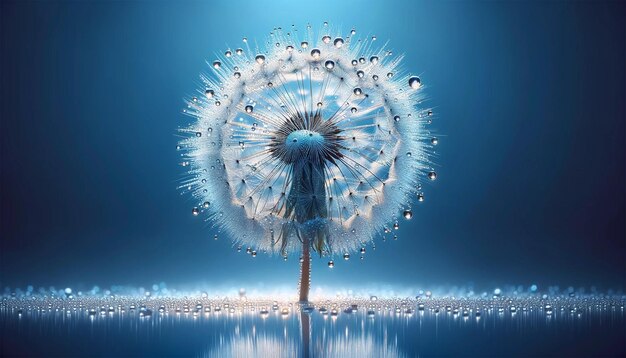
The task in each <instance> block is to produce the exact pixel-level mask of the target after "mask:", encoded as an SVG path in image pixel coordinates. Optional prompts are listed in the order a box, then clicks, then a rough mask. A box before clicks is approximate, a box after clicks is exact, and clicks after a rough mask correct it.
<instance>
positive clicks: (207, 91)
mask: <svg viewBox="0 0 626 358" xmlns="http://www.w3.org/2000/svg"><path fill="white" fill-rule="evenodd" d="M204 95H205V96H206V98H208V99H211V98H213V96H215V91H213V90H212V89H208V90H206V91H204Z"/></svg>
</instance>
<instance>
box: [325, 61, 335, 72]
mask: <svg viewBox="0 0 626 358" xmlns="http://www.w3.org/2000/svg"><path fill="white" fill-rule="evenodd" d="M324 67H326V68H327V69H329V70H332V69H333V68H335V62H333V61H331V60H328V61H326V63H324Z"/></svg>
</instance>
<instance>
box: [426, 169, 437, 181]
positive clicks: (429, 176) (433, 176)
mask: <svg viewBox="0 0 626 358" xmlns="http://www.w3.org/2000/svg"><path fill="white" fill-rule="evenodd" d="M428 179H430V180H435V179H437V173H435V172H434V171H432V172H430V173H428Z"/></svg>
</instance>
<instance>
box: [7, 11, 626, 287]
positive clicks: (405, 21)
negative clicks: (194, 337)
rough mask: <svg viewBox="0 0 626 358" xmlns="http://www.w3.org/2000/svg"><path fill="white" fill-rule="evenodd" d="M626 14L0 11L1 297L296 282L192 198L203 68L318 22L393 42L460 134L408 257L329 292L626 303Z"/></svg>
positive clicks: (360, 272)
mask: <svg viewBox="0 0 626 358" xmlns="http://www.w3.org/2000/svg"><path fill="white" fill-rule="evenodd" d="M625 14H626V9H625V6H624V4H623V3H619V2H615V3H604V4H603V3H601V2H575V3H567V2H532V3H524V2H481V3H470V2H454V3H452V2H443V3H442V2H426V3H417V2H414V1H409V0H407V1H395V2H391V1H384V2H382V1H381V2H377V3H372V4H366V2H364V1H355V2H346V1H329V2H320V1H315V2H309V3H306V2H305V3H301V2H296V1H267V2H265V3H262V2H256V3H255V2H250V3H247V2H243V1H240V0H237V1H221V2H219V3H213V4H209V3H206V4H205V3H195V2H172V3H158V2H106V1H103V2H60V3H55V2H41V1H39V2H30V1H19V2H11V1H2V2H1V5H0V16H1V18H0V38H1V40H2V43H1V48H0V60H1V63H0V69H1V76H0V103H1V107H0V126H1V127H0V135H1V137H2V139H1V143H0V145H1V163H0V171H1V182H0V185H1V191H0V193H1V197H0V199H1V210H2V212H1V218H0V223H1V228H0V229H1V231H0V236H1V246H0V255H1V256H0V258H1V260H0V272H1V274H0V285H2V286H5V285H11V286H15V285H20V286H24V285H26V284H35V285H74V286H75V285H87V286H88V285H92V284H100V285H109V284H134V285H147V284H152V283H154V282H160V281H165V282H168V283H169V284H176V285H184V284H194V283H200V282H202V283H206V284H210V285H229V284H231V283H235V282H236V285H237V286H239V285H241V286H245V285H250V284H256V283H257V282H259V281H262V282H263V283H264V284H265V285H266V286H269V287H271V286H274V285H283V284H285V285H292V286H293V287H294V289H295V283H296V277H297V270H298V268H297V266H298V265H297V260H293V259H292V260H290V261H288V262H287V263H283V262H282V260H281V259H279V258H277V257H266V256H259V257H257V258H255V259H252V258H250V257H249V256H248V255H245V254H243V253H239V254H238V253H237V252H236V251H235V250H234V249H233V248H232V247H231V244H230V241H229V240H228V238H226V237H221V238H220V239H219V240H218V241H214V240H213V239H212V236H213V233H211V232H209V231H208V229H207V228H206V224H204V223H203V222H202V221H201V220H199V219H198V218H194V217H192V215H191V214H190V213H191V211H190V209H191V206H192V202H191V201H190V198H188V197H186V196H181V195H180V193H178V192H177V191H176V189H175V187H176V186H177V180H178V179H179V178H180V177H181V174H182V172H183V170H182V168H181V167H180V166H178V165H177V163H178V161H179V158H178V155H179V153H177V152H176V150H175V145H176V141H177V137H176V129H177V128H178V126H180V125H181V124H183V123H185V122H186V121H187V120H188V119H187V118H186V117H184V116H183V115H182V114H181V109H182V108H183V107H184V102H183V98H185V97H188V96H189V95H190V94H192V93H194V90H195V88H196V87H197V86H198V85H199V80H198V75H199V73H200V72H202V71H206V69H207V68H206V63H205V61H206V60H212V59H213V54H214V53H216V52H222V51H223V50H224V49H226V48H227V47H228V45H227V44H230V46H231V47H237V46H239V44H240V42H241V38H242V36H248V37H249V38H251V39H258V40H259V41H262V40H263V39H264V37H265V35H266V34H267V33H268V32H269V31H270V30H271V29H272V28H273V27H276V26H282V27H289V26H291V24H296V25H297V26H300V27H301V28H302V27H303V26H305V25H306V23H307V22H311V23H312V24H313V25H315V26H321V22H322V21H324V20H328V21H329V22H331V24H333V25H335V26H341V27H342V28H343V29H344V31H346V32H347V31H349V30H350V28H351V27H352V26H355V27H356V29H357V30H358V31H359V32H360V33H361V34H367V33H370V34H376V35H377V36H378V38H379V39H382V40H386V39H389V40H391V45H392V47H393V48H394V49H395V50H396V51H395V52H397V53H406V58H405V61H404V66H405V68H406V69H408V70H410V71H412V72H414V73H420V74H421V77H422V80H423V82H424V83H425V84H426V85H427V86H428V88H427V91H428V95H429V97H430V100H429V104H430V105H431V106H433V107H435V111H436V115H437V117H436V120H435V123H434V124H433V127H434V128H436V129H437V130H438V131H439V132H440V133H443V134H445V136H442V137H441V138H442V140H441V141H440V145H439V147H438V159H437V161H438V163H439V164H440V168H439V169H438V174H439V177H438V180H437V181H436V182H435V183H434V184H433V185H429V186H428V187H427V188H426V201H425V202H424V203H422V204H421V205H419V206H417V208H416V210H415V212H416V215H415V217H414V219H413V220H412V221H410V222H402V223H401V229H400V231H399V236H400V238H399V240H398V241H391V242H386V243H379V244H378V245H377V249H376V251H375V252H372V250H369V251H368V254H367V255H366V260H364V261H362V262H361V261H360V260H351V261H349V262H345V263H344V262H343V260H342V262H341V263H338V264H337V265H336V267H335V269H334V270H332V271H331V270H329V269H328V268H327V267H326V265H325V260H316V261H315V262H314V264H313V285H314V287H315V285H320V284H323V285H336V286H338V285H342V286H352V287H357V286H359V285H362V284H365V283H368V284H370V283H373V284H376V283H386V284H391V285H398V286H401V287H403V286H420V285H426V286H431V285H456V284H465V283H468V282H474V283H475V284H476V285H477V286H484V287H491V286H493V285H500V284H506V283H512V284H513V283H514V284H524V285H527V284H530V283H538V284H540V285H548V284H558V285H561V286H569V285H573V286H591V285H596V286H598V287H603V288H624V287H625V286H626V279H625V272H626V267H625V262H626V257H625V256H626V247H625V246H626V245H625V237H626V223H625V220H626V219H625V218H626V211H625V201H626V200H625V197H626V184H625V183H626V180H625V179H626V178H625V172H626V169H625V163H626V158H625V153H626V149H625V132H626V130H625V121H626V113H625V102H626V91H625V87H626V85H625V83H626V76H625V68H626V66H625V65H626V56H625V48H626V44H625V29H624V23H625Z"/></svg>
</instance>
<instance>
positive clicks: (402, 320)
mask: <svg viewBox="0 0 626 358" xmlns="http://www.w3.org/2000/svg"><path fill="white" fill-rule="evenodd" d="M0 308H1V309H0V343H1V350H0V353H2V355H3V356H47V357H51V356H57V357H61V356H63V357H68V356H157V355H158V356H191V357H359V358H361V357H417V356H420V357H422V356H467V357H473V356H498V357H513V356H516V357H531V356H532V357H534V356H542V357H545V356H561V357H572V356H585V357H587V356H624V355H626V347H625V341H624V337H626V329H625V324H624V323H625V320H624V317H625V316H624V299H623V298H599V297H586V298H580V297H552V298H524V299H522V298H500V297H498V298H483V299H458V298H457V299H455V298H428V299H388V300H381V299H376V300H372V299H361V300H359V299H350V300H349V299H344V300H337V301H323V302H318V303H316V304H312V305H310V306H303V307H301V306H300V305H298V304H296V303H290V302H274V301H263V300H256V301H252V300H250V301H248V300H238V299H232V300H227V299H220V300H215V299H207V298H200V297H198V298H147V299H146V298H131V297H113V298H93V297H91V298H74V299H67V298H63V299H61V298H45V299H44V298H30V299H16V298H13V299H12V298H5V299H3V301H2V305H1V307H0Z"/></svg>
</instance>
